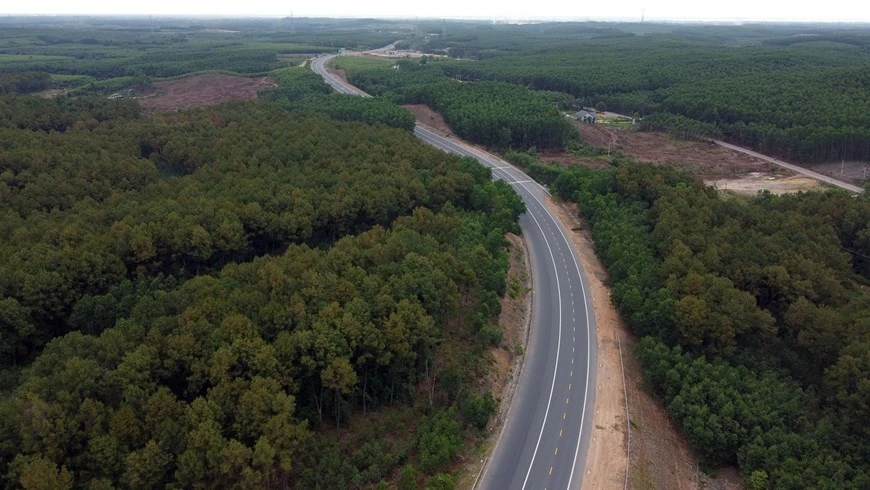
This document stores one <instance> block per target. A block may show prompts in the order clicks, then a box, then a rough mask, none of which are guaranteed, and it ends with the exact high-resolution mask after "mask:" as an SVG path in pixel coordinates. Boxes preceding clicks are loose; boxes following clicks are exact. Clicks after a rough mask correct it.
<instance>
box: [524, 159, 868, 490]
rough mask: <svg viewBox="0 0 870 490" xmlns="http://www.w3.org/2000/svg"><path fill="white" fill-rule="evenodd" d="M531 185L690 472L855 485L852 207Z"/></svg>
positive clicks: (569, 183) (708, 192) (601, 175)
mask: <svg viewBox="0 0 870 490" xmlns="http://www.w3.org/2000/svg"><path fill="white" fill-rule="evenodd" d="M537 165H540V164H537ZM542 175H543V176H544V177H545V180H548V181H549V182H550V183H551V184H552V188H553V189H554V190H555V191H556V193H558V195H559V196H560V197H562V198H564V199H571V200H575V201H576V202H577V203H578V204H579V206H580V212H581V214H582V215H583V217H585V218H586V219H587V220H588V222H589V226H590V228H591V231H592V234H593V238H594V239H595V246H596V250H597V252H598V254H599V256H600V257H601V258H602V260H603V262H604V263H605V265H606V267H607V270H608V273H609V276H610V281H611V284H612V292H611V299H612V301H613V303H614V305H616V307H617V308H618V309H619V310H620V312H621V313H622V315H623V316H624V317H625V318H626V320H627V321H628V323H629V324H630V326H631V328H632V329H633V330H634V331H635V333H636V334H638V335H639V336H641V337H643V340H642V341H641V342H640V343H639V345H638V347H637V355H638V357H639V358H640V360H641V361H642V364H643V366H644V370H645V376H646V377H647V379H648V381H649V382H650V385H651V386H652V388H653V389H654V390H655V391H656V392H657V393H658V394H659V396H661V398H662V399H663V400H664V402H665V404H666V405H667V407H668V411H669V413H670V414H671V416H672V417H674V419H675V420H677V421H679V423H680V424H681V426H682V428H683V430H684V431H685V433H686V435H687V436H688V439H689V441H690V443H691V445H692V447H693V448H694V449H695V450H696V451H697V452H698V453H699V454H700V455H701V456H702V458H703V459H704V461H705V462H706V464H709V465H720V464H735V463H736V464H738V465H739V467H740V469H741V470H742V472H743V475H744V478H745V479H746V482H747V485H748V487H749V488H753V489H756V488H757V489H762V488H794V489H798V488H808V487H813V488H831V489H833V488H855V489H858V488H865V487H866V486H867V485H868V484H870V467H868V465H867V460H866V458H865V455H866V454H867V453H868V450H870V446H868V441H870V437H868V436H870V433H868V432H867V428H866V424H865V423H864V421H865V420H866V418H867V416H868V415H870V413H868V412H867V406H868V404H867V397H866V395H867V393H866V390H865V389H864V387H863V385H864V381H862V380H866V379H867V377H868V374H870V372H868V367H870V364H868V362H867V359H868V358H867V352H870V350H868V349H867V347H868V344H867V342H868V340H870V339H868V336H867V332H868V330H867V328H866V327H867V325H868V321H870V317H868V314H867V312H868V311H870V295H868V293H867V292H866V290H865V288H864V287H863V286H862V285H863V284H866V283H867V281H868V278H870V276H868V269H867V262H866V259H865V258H863V257H862V256H866V253H867V252H868V251H870V250H868V246H870V242H868V241H867V238H868V237H870V234H868V233H870V201H868V200H867V198H866V197H863V196H862V197H859V198H854V197H851V196H849V195H847V194H845V193H842V192H839V191H828V192H826V193H803V194H798V195H794V196H780V197H777V196H773V195H770V194H761V195H759V196H758V197H756V198H752V199H748V200H740V199H723V198H721V197H720V196H719V195H718V194H717V192H716V191H715V190H714V189H712V188H709V187H705V186H703V184H701V183H700V182H698V181H697V180H695V179H694V178H692V177H690V176H688V175H686V174H681V173H678V172H676V171H674V170H670V169H667V168H656V167H652V166H648V165H640V164H624V165H621V166H619V167H617V168H614V169H609V170H591V169H585V168H579V167H578V168H571V169H568V170H561V169H558V168H557V167H551V170H550V172H549V174H548V175H547V174H542Z"/></svg>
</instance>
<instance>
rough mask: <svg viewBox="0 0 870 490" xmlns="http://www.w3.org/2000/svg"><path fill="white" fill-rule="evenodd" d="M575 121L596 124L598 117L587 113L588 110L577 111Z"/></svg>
mask: <svg viewBox="0 0 870 490" xmlns="http://www.w3.org/2000/svg"><path fill="white" fill-rule="evenodd" d="M574 119H576V120H578V121H581V122H585V123H595V122H596V121H598V116H596V115H595V114H593V113H591V112H589V111H587V110H586V109H583V110H581V111H577V112H576V113H575V114H574Z"/></svg>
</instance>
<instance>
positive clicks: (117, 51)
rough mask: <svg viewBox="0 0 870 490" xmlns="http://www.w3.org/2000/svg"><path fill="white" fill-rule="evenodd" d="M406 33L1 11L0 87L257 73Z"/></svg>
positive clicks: (326, 23)
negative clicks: (9, 14) (22, 14)
mask: <svg viewBox="0 0 870 490" xmlns="http://www.w3.org/2000/svg"><path fill="white" fill-rule="evenodd" d="M384 26H389V27H390V32H384V31H383V30H382V29H383V27H384ZM409 34H410V31H409V30H408V29H407V28H406V27H401V26H398V25H396V24H395V23H391V22H388V21H373V20H369V21H360V20H331V19H294V20H293V22H292V26H291V22H290V20H289V19H196V18H188V19H184V18H158V19H150V20H149V19H147V18H141V17H140V18H136V17H132V18H126V19H115V18H104V17H93V18H87V17H77V18H68V19H64V18H40V17H4V18H0V94H3V93H10V92H16V93H27V92H37V91H40V90H44V89H46V88H58V89H77V90H78V91H79V92H80V93H111V92H113V91H117V90H120V89H123V88H127V87H129V86H132V85H135V84H136V83H143V82H144V83H147V82H149V81H152V80H155V79H160V78H169V77H177V76H183V75H186V74H190V73H195V72H201V71H224V72H232V73H236V74H241V75H262V74H266V73H267V72H270V71H272V70H276V69H279V68H282V67H286V66H291V65H296V64H298V63H299V61H300V60H301V59H304V57H305V56H304V55H306V54H312V53H322V52H330V51H336V50H337V49H339V48H353V49H370V48H376V47H380V46H383V45H385V44H389V43H390V42H393V41H395V37H396V36H397V35H409Z"/></svg>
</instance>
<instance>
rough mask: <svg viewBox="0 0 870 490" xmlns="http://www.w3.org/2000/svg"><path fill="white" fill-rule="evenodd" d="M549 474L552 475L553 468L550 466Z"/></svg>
mask: <svg viewBox="0 0 870 490" xmlns="http://www.w3.org/2000/svg"><path fill="white" fill-rule="evenodd" d="M549 474H551V475H552V474H553V467H552V466H550V473H549Z"/></svg>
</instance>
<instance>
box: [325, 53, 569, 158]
mask: <svg viewBox="0 0 870 490" xmlns="http://www.w3.org/2000/svg"><path fill="white" fill-rule="evenodd" d="M354 61H355V60H353V59H350V60H345V59H343V58H339V59H338V60H336V62H335V65H336V66H339V67H343V68H345V69H346V70H347V71H348V80H349V81H350V82H351V83H353V84H354V85H357V86H358V87H360V88H362V89H363V90H365V91H367V92H369V93H371V94H373V95H381V96H386V97H391V98H392V99H393V100H395V101H396V102H398V103H407V104H426V105H428V106H430V107H431V108H433V109H435V110H436V111H438V112H440V113H441V114H442V115H443V116H444V119H445V120H446V121H447V123H448V124H450V127H451V128H453V130H454V131H456V134H458V135H460V136H462V137H463V138H466V139H468V140H470V141H473V142H475V143H479V144H482V145H486V146H490V147H493V148H498V149H507V148H519V149H523V150H526V149H529V148H532V147H535V148H540V149H544V150H548V149H562V148H564V147H565V145H566V144H567V143H568V142H569V141H571V140H572V139H576V136H577V134H576V133H577V132H576V130H575V129H574V128H573V126H571V124H570V123H569V122H568V121H566V120H565V118H564V116H562V114H561V113H560V112H559V110H558V109H557V108H556V107H554V106H553V104H552V103H550V102H548V101H547V100H546V99H545V98H543V97H541V96H540V95H538V94H536V93H535V92H533V91H531V90H529V89H527V88H525V87H521V86H518V85H513V84H507V83H498V82H494V83H459V82H458V81H456V80H453V79H451V78H448V77H447V76H445V75H444V74H443V73H442V72H441V71H440V70H438V69H437V68H434V67H433V65H434V64H433V65H430V64H427V63H425V61H426V59H425V58H424V59H422V60H421V61H420V62H411V61H405V60H402V61H400V62H399V63H398V64H396V65H395V68H394V67H391V66H373V67H372V66H368V67H367V66H365V65H360V63H358V62H357V63H354Z"/></svg>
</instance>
